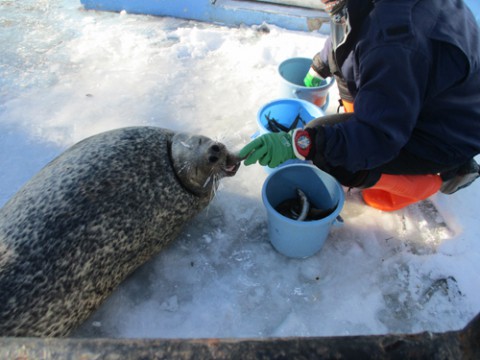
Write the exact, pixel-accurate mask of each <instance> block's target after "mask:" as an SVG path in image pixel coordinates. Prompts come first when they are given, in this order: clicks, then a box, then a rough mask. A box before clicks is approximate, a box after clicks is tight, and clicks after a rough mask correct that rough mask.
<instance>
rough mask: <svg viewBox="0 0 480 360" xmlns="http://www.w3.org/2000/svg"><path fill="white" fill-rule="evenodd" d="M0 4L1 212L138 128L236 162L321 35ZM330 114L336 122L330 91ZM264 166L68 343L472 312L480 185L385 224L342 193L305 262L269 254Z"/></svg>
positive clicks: (40, 2) (394, 323)
mask: <svg viewBox="0 0 480 360" xmlns="http://www.w3.org/2000/svg"><path fill="white" fill-rule="evenodd" d="M266 29H267V27H244V28H235V29H232V28H227V27H221V26H217V25H210V24H202V23H196V22H191V21H185V20H179V19H171V18H155V17H149V16H137V15H128V14H114V13H97V12H87V11H85V10H83V9H82V8H81V6H80V3H79V1H77V0H36V1H33V0H22V1H16V0H2V1H0V54H1V55H0V169H1V171H0V205H3V204H4V203H5V202H6V201H7V200H8V199H9V198H10V197H11V196H12V195H13V194H14V193H15V192H16V191H17V190H18V189H19V188H20V186H21V185H22V184H23V183H24V182H25V181H27V180H28V179H29V178H30V177H31V176H32V175H33V174H34V173H36V172H37V171H38V170H39V169H40V168H41V167H42V166H44V165H45V164H46V163H47V162H48V161H49V160H50V159H52V158H53V157H55V156H56V155H58V154H60V153H61V152H62V151H63V150H65V149H66V148H67V147H68V146H70V145H72V144H74V143H75V142H77V141H79V140H81V139H83V138H85V137H86V136H89V135H92V134H95V133H98V132H101V131H104V130H109V129H113V128H118V127H123V126H131V125H154V126H160V127H166V128H171V129H175V130H182V131H190V132H194V133H201V134H204V135H207V136H210V137H212V138H215V139H218V140H221V141H223V142H225V143H226V144H227V145H229V146H230V147H231V148H232V149H234V150H235V149H239V148H240V147H241V146H243V145H244V144H246V143H247V142H248V141H249V139H250V135H252V134H253V133H255V132H256V130H257V125H256V115H257V111H258V109H259V108H260V107H261V106H262V105H263V104H265V103H267V102H268V101H270V100H272V99H276V98H277V97H278V93H279V88H280V79H279V76H278V75H277V66H278V64H279V63H280V62H281V61H283V60H285V59H287V58H290V57H295V56H305V57H312V56H313V55H314V54H315V53H316V52H317V51H318V50H319V49H320V48H321V47H322V45H323V43H324V41H325V36H324V35H321V34H319V33H303V32H294V31H287V30H284V29H280V28H276V27H274V26H268V29H269V31H266ZM331 96H332V98H333V100H332V102H331V106H330V108H329V112H333V111H335V102H336V101H335V99H336V96H337V95H336V91H335V89H333V90H332V91H331ZM266 176H267V174H266V173H265V171H264V170H263V169H262V168H261V167H260V166H249V167H242V168H241V169H240V170H239V172H238V174H237V175H236V176H235V177H234V178H229V179H225V180H224V181H223V182H222V184H221V188H220V189H219V191H218V193H217V196H216V198H215V199H214V201H213V202H212V203H211V205H210V206H209V207H208V208H207V209H206V210H205V211H204V212H203V213H202V214H200V216H199V217H198V218H197V219H195V220H194V221H192V222H191V223H190V224H188V226H187V227H186V228H185V230H184V232H183V233H182V235H181V236H180V238H179V239H178V240H176V241H175V242H174V243H173V244H172V245H171V246H170V247H169V248H168V249H166V250H164V251H163V252H162V253H160V254H159V255H158V256H156V257H155V258H153V259H152V261H151V262H149V263H148V264H146V265H145V266H144V267H142V268H141V269H139V270H138V271H137V272H136V273H135V274H134V275H133V276H131V277H130V278H129V279H128V280H127V281H126V282H125V283H124V284H123V285H122V286H121V287H120V288H119V289H118V291H117V292H116V293H115V294H113V295H112V296H111V297H110V298H109V300H108V301H107V302H106V304H105V305H104V306H103V307H102V308H101V309H100V310H99V311H98V312H97V313H96V314H95V315H94V316H93V317H92V318H91V319H89V320H88V321H87V322H86V323H85V324H84V326H83V327H82V328H81V329H80V330H79V331H78V332H77V333H76V336H81V337H90V336H95V337H97V336H109V337H165V338H185V337H194V338H200V337H272V336H326V335H350V334H380V333H387V332H393V333H399V332H417V331H423V330H430V331H446V330H456V329H459V328H462V327H463V326H464V325H465V324H466V323H467V322H468V321H469V320H470V319H471V318H472V317H473V316H474V315H475V314H477V313H478V312H479V311H480V277H479V276H478V273H479V271H480V240H479V239H480V231H479V225H478V223H479V220H480V205H479V204H480V181H478V182H477V183H475V184H474V185H472V186H470V187H469V188H467V189H465V190H463V191H461V192H459V193H457V194H455V195H452V196H445V195H442V194H439V195H435V196H433V197H432V198H430V199H429V200H427V201H425V202H423V203H421V204H419V205H414V206H411V207H410V208H408V209H405V210H402V211H397V212H393V213H382V212H380V211H377V210H374V209H371V208H368V207H367V206H365V205H364V204H363V203H362V201H361V199H360V196H359V194H358V192H354V191H353V192H350V193H347V194H346V203H345V207H344V210H343V211H342V217H343V218H344V220H345V226H343V228H340V229H335V230H334V231H332V233H331V234H330V236H329V238H328V239H327V241H326V243H325V246H324V248H323V249H322V250H321V251H320V252H319V253H318V254H316V255H315V256H313V257H310V258H308V259H305V260H294V259H288V258H286V257H284V256H283V255H280V254H279V253H277V252H276V251H275V250H274V249H273V248H272V247H271V245H270V243H269V240H268V234H267V228H266V212H265V209H264V207H263V204H262V201H261V187H262V185H263V182H264V180H265V178H266Z"/></svg>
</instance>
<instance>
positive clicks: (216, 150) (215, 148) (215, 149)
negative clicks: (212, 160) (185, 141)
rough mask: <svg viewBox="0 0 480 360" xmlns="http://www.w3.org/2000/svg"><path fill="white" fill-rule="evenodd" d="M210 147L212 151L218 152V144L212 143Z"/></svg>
mask: <svg viewBox="0 0 480 360" xmlns="http://www.w3.org/2000/svg"><path fill="white" fill-rule="evenodd" d="M211 149H212V150H213V151H214V152H220V146H218V145H212V147H211ZM217 160H218V159H217Z"/></svg>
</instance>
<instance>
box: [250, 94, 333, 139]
mask: <svg viewBox="0 0 480 360" xmlns="http://www.w3.org/2000/svg"><path fill="white" fill-rule="evenodd" d="M324 115H325V113H324V112H323V110H322V109H320V108H319V107H317V106H315V105H313V104H312V103H310V102H308V101H305V100H300V99H277V100H273V101H271V102H269V103H267V104H265V105H263V106H262V107H261V108H260V110H259V111H258V114H257V125H258V129H259V131H260V134H266V133H269V132H271V130H270V128H269V127H268V120H267V117H269V118H273V119H275V120H276V121H277V122H279V123H280V124H282V125H284V126H286V127H287V128H289V127H290V126H291V125H292V124H293V122H294V121H295V119H296V118H297V116H300V118H301V119H302V120H303V122H302V121H299V122H298V123H297V126H296V127H297V128H303V127H304V126H305V124H307V123H309V122H310V121H312V120H314V119H316V118H319V117H321V116H324Z"/></svg>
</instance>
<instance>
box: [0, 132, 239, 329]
mask: <svg viewBox="0 0 480 360" xmlns="http://www.w3.org/2000/svg"><path fill="white" fill-rule="evenodd" d="M238 166H239V163H238V160H237V159H236V158H235V157H234V156H232V155H231V154H229V153H228V151H227V150H226V148H225V146H224V145H222V144H220V143H216V142H213V141H212V140H210V139H208V138H206V137H203V136H189V135H186V134H175V133H174V132H172V131H169V130H165V129H160V128H153V127H135V128H125V129H119V130H113V131H110V132H106V133H102V134H99V135H95V136H93V137H90V138H88V139H85V140H83V141H81V142H79V143H78V144H76V145H74V146H73V147H72V148H70V149H68V150H67V151H66V152H64V153H63V154H62V155H60V156H59V157H58V158H56V159H55V160H53V161H52V162H51V163H49V164H48V165H47V166H46V167H45V168H43V169H42V170H41V171H40V172H39V173H38V174H37V175H36V176H34V177H33V178H32V179H31V180H30V181H29V182H28V183H27V184H25V186H24V187H23V188H22V189H20V191H19V192H18V193H17V194H16V195H15V196H14V197H13V198H12V199H11V200H10V201H9V202H7V203H6V204H5V206H4V207H3V208H2V209H1V210H0V336H64V335H67V334H68V333H69V331H70V330H72V329H73V328H74V327H76V326H77V325H78V324H80V323H81V322H82V321H84V320H85V319H86V318H87V317H88V316H89V315H90V314H91V313H92V312H93V311H94V310H95V309H96V308H97V307H98V306H99V305H100V304H101V303H102V301H103V300H105V298H106V297H107V296H108V295H109V294H110V293H111V292H112V290H113V289H114V288H115V287H116V286H117V285H118V284H119V283H120V282H121V281H122V280H123V279H124V278H125V277H126V276H127V275H128V274H130V273H131V272H132V271H133V270H134V269H136V268H137V267H138V266H140V265H141V264H143V263H144V262H145V261H146V260H148V259H149V258H150V257H151V256H152V255H154V254H155V253H157V252H158V251H159V250H160V249H161V248H162V247H164V246H165V245H166V244H167V243H168V242H169V241H170V240H172V239H173V238H175V236H176V235H177V234H178V233H179V231H180V229H181V228H182V225H183V224H184V223H185V222H186V221H188V220H189V219H191V218H192V217H194V216H195V215H197V214H198V213H199V212H200V211H201V210H202V209H203V208H204V207H205V206H206V205H207V204H208V203H209V201H210V199H211V197H212V196H213V195H212V193H213V191H214V190H215V186H216V184H215V181H214V178H216V180H218V179H219V178H221V177H223V176H232V175H234V174H235V172H236V171H237V169H238Z"/></svg>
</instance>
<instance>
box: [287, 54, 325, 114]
mask: <svg viewBox="0 0 480 360" xmlns="http://www.w3.org/2000/svg"><path fill="white" fill-rule="evenodd" d="M311 65H312V59H309V58H302V57H297V58H290V59H287V60H285V61H283V62H282V63H281V64H280V65H279V66H278V73H279V74H280V77H281V78H282V88H281V90H280V96H281V97H286V98H298V99H302V100H305V101H308V102H311V103H312V104H315V105H316V106H318V107H321V108H322V109H323V110H325V109H326V108H327V107H328V102H329V96H328V90H329V89H330V87H331V86H332V85H333V83H334V80H333V78H331V77H329V78H326V79H325V83H324V84H322V85H320V86H316V87H306V86H305V85H304V83H303V79H304V78H305V75H307V73H308V70H309V69H310V67H311Z"/></svg>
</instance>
